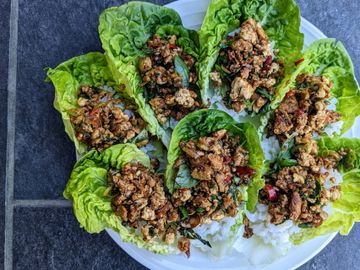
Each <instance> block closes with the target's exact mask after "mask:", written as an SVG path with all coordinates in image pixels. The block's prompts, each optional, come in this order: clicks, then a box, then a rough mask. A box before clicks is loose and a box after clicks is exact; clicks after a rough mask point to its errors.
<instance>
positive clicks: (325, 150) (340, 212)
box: [291, 137, 360, 244]
mask: <svg viewBox="0 0 360 270" xmlns="http://www.w3.org/2000/svg"><path fill="white" fill-rule="evenodd" d="M318 147H319V154H320V156H327V155H331V154H332V153H334V152H338V151H342V150H344V149H345V150H346V151H348V154H347V155H346V156H345V157H344V158H343V159H342V160H340V162H339V164H338V166H337V170H338V171H339V172H340V174H341V178H342V180H341V182H340V190H341V192H340V198H338V199H337V200H336V201H335V202H334V203H332V205H331V208H330V210H329V212H330V214H329V217H328V219H327V220H325V222H324V223H323V224H322V225H320V226H319V227H317V228H303V229H301V230H300V232H298V233H296V234H293V235H292V236H291V241H292V242H293V243H294V244H301V243H303V242H305V241H307V240H310V239H313V238H315V237H317V236H320V235H325V234H329V233H333V232H338V231H339V232H340V234H342V235H348V234H349V232H350V230H351V228H352V226H353V225H354V223H355V222H359V221H360V174H359V172H360V170H359V169H360V139H358V138H330V137H323V138H321V139H319V140H318Z"/></svg>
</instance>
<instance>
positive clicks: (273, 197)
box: [264, 184, 277, 202]
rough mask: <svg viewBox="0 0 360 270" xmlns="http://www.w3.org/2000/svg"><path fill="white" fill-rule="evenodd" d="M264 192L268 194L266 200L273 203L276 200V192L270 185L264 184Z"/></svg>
mask: <svg viewBox="0 0 360 270" xmlns="http://www.w3.org/2000/svg"><path fill="white" fill-rule="evenodd" d="M264 190H265V191H266V192H267V193H268V199H269V201H271V202H273V201H275V200H276V199H277V194H276V190H275V189H274V187H273V186H272V185H270V184H266V185H265V187H264Z"/></svg>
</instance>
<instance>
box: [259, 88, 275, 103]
mask: <svg viewBox="0 0 360 270" xmlns="http://www.w3.org/2000/svg"><path fill="white" fill-rule="evenodd" d="M255 92H256V93H258V94H259V95H261V96H263V97H265V98H267V99H268V100H272V99H273V96H272V95H270V94H269V92H268V91H267V90H266V89H265V88H262V87H258V88H256V90H255Z"/></svg>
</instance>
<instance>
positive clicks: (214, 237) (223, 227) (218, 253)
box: [191, 211, 243, 259]
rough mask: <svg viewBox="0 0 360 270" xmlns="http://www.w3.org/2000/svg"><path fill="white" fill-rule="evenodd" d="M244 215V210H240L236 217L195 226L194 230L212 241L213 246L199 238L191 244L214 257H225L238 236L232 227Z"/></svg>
mask: <svg viewBox="0 0 360 270" xmlns="http://www.w3.org/2000/svg"><path fill="white" fill-rule="evenodd" d="M242 215H243V212H242V211H239V213H238V215H237V216H236V217H226V218H224V219H222V220H219V221H212V222H210V223H207V224H203V225H201V226H199V227H196V228H194V231H195V232H196V233H197V234H199V236H200V237H201V238H202V239H204V240H207V241H209V242H210V244H211V246H212V247H211V248H210V247H208V246H206V245H204V244H203V243H201V242H200V241H199V240H194V241H192V242H191V244H192V245H193V246H194V247H195V248H197V249H199V250H200V251H202V252H204V253H206V254H207V255H208V256H210V257H212V258H214V259H218V258H221V257H223V256H224V255H226V254H228V253H229V251H230V250H231V249H232V242H233V241H235V238H236V237H237V234H236V231H234V232H233V231H232V227H233V226H234V225H235V224H236V221H237V220H238V219H239V218H240V217H242Z"/></svg>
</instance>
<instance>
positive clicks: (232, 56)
mask: <svg viewBox="0 0 360 270" xmlns="http://www.w3.org/2000/svg"><path fill="white" fill-rule="evenodd" d="M227 57H228V59H229V61H231V60H233V59H234V55H233V52H231V51H228V52H227Z"/></svg>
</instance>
